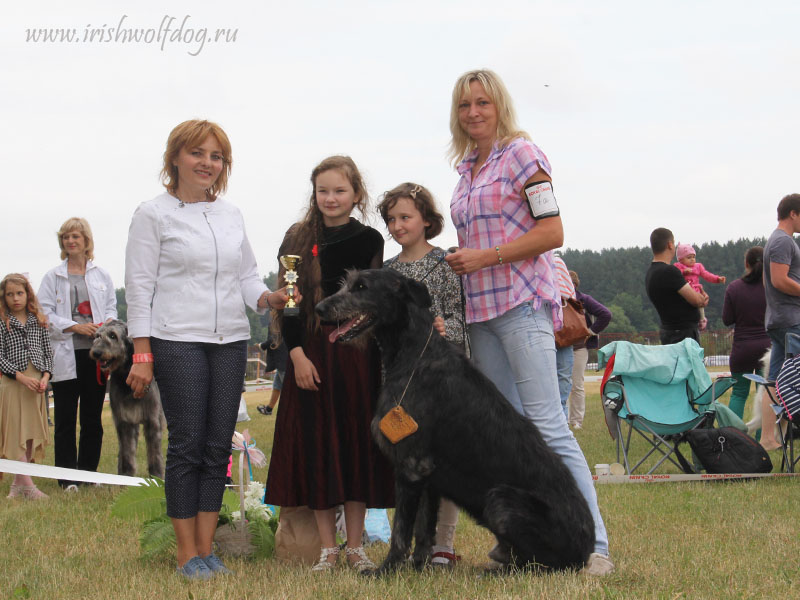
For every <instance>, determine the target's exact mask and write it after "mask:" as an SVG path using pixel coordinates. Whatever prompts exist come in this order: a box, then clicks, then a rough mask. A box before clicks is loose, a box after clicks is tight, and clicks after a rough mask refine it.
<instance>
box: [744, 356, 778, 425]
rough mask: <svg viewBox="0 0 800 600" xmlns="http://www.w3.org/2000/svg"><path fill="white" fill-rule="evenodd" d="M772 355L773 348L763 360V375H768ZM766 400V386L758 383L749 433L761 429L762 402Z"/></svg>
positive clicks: (761, 361) (749, 422)
mask: <svg viewBox="0 0 800 600" xmlns="http://www.w3.org/2000/svg"><path fill="white" fill-rule="evenodd" d="M771 357H772V350H767V351H766V353H765V354H764V356H762V357H761V360H760V361H758V362H759V363H760V364H761V375H762V376H763V377H766V376H767V374H768V373H769V361H770V359H771ZM763 401H764V386H762V385H756V395H755V397H754V398H753V417H752V418H751V419H750V420H749V421H748V422H747V433H749V434H750V435H755V434H756V431H758V430H759V429H761V403H762V402H763Z"/></svg>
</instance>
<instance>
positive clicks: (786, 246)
mask: <svg viewBox="0 0 800 600" xmlns="http://www.w3.org/2000/svg"><path fill="white" fill-rule="evenodd" d="M795 233H800V194H790V195H789V196H785V197H784V198H783V199H781V201H780V203H779V204H778V227H777V229H775V231H773V232H772V235H771V236H769V239H768V240H767V244H766V245H765V246H764V292H765V295H766V299H767V311H766V316H765V319H764V324H765V326H766V328H767V334H768V335H769V337H770V340H772V356H771V358H770V363H769V375H768V378H769V379H770V380H772V381H774V380H775V379H776V378H777V377H778V373H779V372H780V370H781V367H782V366H783V360H784V358H785V354H786V347H785V340H786V334H787V333H796V334H798V335H800V249H798V247H797V244H796V243H795V241H794V238H793V237H792V236H793V235H794V234H795ZM768 404H769V403H767V402H764V403H762V413H761V414H762V418H763V420H762V423H763V424H766V423H768V422H769V421H770V420H773V419H774V415H773V414H771V411H769V412H767V411H768V410H769V406H768ZM761 445H762V446H764V447H765V448H766V449H767V450H772V449H774V448H777V447H779V446H780V444H779V443H778V441H777V440H776V439H775V434H774V431H773V428H772V427H766V426H764V427H762V429H761Z"/></svg>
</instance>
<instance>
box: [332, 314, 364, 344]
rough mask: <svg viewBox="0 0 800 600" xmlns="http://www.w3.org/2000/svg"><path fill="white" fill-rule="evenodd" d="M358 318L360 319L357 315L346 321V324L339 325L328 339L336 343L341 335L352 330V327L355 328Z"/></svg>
mask: <svg viewBox="0 0 800 600" xmlns="http://www.w3.org/2000/svg"><path fill="white" fill-rule="evenodd" d="M357 319H358V317H356V318H353V319H350V320H349V321H348V322H347V323H345V324H344V325H339V327H337V328H336V329H335V330H334V331H333V332H332V333H331V334H330V335H329V336H328V341H330V343H331V344H333V343H334V342H335V341H336V340H337V338H339V337H341V336H343V335H344V334H345V333H347V332H348V331H350V329H352V328H353V323H355V322H356V320H357Z"/></svg>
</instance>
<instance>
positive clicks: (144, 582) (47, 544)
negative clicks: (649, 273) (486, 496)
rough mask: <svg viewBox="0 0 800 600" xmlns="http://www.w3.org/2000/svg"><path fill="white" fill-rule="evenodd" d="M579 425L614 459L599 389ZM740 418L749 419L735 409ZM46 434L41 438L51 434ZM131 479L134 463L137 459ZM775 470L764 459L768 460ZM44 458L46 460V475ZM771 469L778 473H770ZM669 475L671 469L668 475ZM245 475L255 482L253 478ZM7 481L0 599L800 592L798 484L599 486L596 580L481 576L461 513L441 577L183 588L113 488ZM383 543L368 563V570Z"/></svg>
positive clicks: (0, 524)
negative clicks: (600, 550) (23, 497)
mask: <svg viewBox="0 0 800 600" xmlns="http://www.w3.org/2000/svg"><path fill="white" fill-rule="evenodd" d="M587 393H588V396H587V416H586V423H585V427H584V429H583V430H581V431H578V432H577V433H576V437H577V438H578V441H579V442H580V444H581V447H582V448H583V450H584V452H585V454H586V458H587V461H588V463H589V465H590V466H593V465H594V464H596V463H610V462H613V461H614V460H615V452H614V444H613V442H612V440H611V438H610V437H609V435H608V432H607V430H606V427H605V423H604V421H603V419H602V410H601V408H600V402H599V394H598V384H597V383H587ZM266 397H267V392H253V393H249V394H247V395H246V399H247V403H248V406H249V413H250V417H251V419H252V420H251V421H249V422H247V423H240V424H239V425H240V430H241V429H244V428H248V429H249V430H250V432H251V435H253V437H254V438H255V439H256V441H257V442H258V446H259V447H260V448H261V449H262V450H263V451H264V452H265V453H266V454H269V450H270V446H271V442H272V433H273V427H274V422H275V417H274V416H272V417H266V416H263V415H261V414H260V413H258V411H256V405H257V404H260V403H265V401H266ZM748 410H749V409H748ZM104 419H105V420H104V422H105V426H106V433H105V443H104V446H103V458H102V460H101V464H100V470H101V471H105V472H110V473H113V472H115V470H116V453H117V446H116V443H117V442H116V434H115V432H114V428H113V425H112V423H111V414H110V411H109V410H108V407H106V410H105V414H104ZM51 432H52V430H51ZM139 455H140V456H139V465H140V474H141V475H144V474H145V473H144V472H143V471H142V467H143V465H145V461H144V448H143V443H142V447H140V452H139ZM772 457H773V461H774V462H777V461H776V457H777V455H776V454H773V455H772ZM52 461H53V456H52V447H48V449H47V460H46V462H48V463H49V464H52ZM776 467H777V465H776ZM672 471H673V472H677V469H674V468H673V469H672ZM255 476H256V478H260V479H262V480H263V479H264V478H265V477H266V469H259V470H257V472H256V475H255ZM11 479H12V477H11V476H9V475H6V476H5V477H4V479H3V480H2V482H0V506H2V509H1V510H0V545H2V547H4V548H5V551H4V552H3V558H2V563H1V565H2V566H0V598H47V599H56V598H90V599H100V598H125V599H127V598H130V599H134V598H135V599H138V598H170V599H187V598H188V599H205V598H208V599H211V598H219V599H226V600H229V599H250V598H321V599H323V600H327V599H330V600H333V599H340V598H376V599H381V600H389V599H406V598H421V599H433V598H452V599H465V598H665V599H666V598H668V599H674V598H793V597H797V596H796V595H798V594H800V583H798V581H799V580H800V570H799V569H798V562H799V561H800V534H799V533H798V531H800V530H799V529H798V525H797V523H798V518H797V517H798V514H800V509H799V508H798V507H799V506H800V481H798V480H796V479H775V480H772V479H770V480H760V481H748V482H696V483H694V482H692V483H652V484H637V485H632V484H629V485H612V484H608V485H598V486H597V493H598V496H599V499H600V506H601V509H602V511H603V515H604V518H605V521H606V526H607V528H608V531H609V537H610V540H611V553H612V557H613V559H614V561H615V563H616V565H617V572H616V573H615V574H614V575H611V576H609V577H606V578H602V579H591V578H586V577H583V576H580V575H578V574H574V573H566V574H551V575H540V576H533V575H530V574H517V575H512V576H506V577H491V576H490V577H482V576H481V575H482V571H481V565H482V564H483V563H484V562H485V561H486V552H487V551H488V550H489V549H490V548H491V546H492V544H493V542H492V540H493V538H492V536H491V535H489V533H488V532H487V531H486V530H484V529H482V528H480V527H478V526H477V525H475V523H474V522H472V521H471V519H469V518H467V517H465V516H463V515H462V518H461V520H460V522H459V526H458V532H457V537H456V550H457V552H458V553H459V554H460V555H461V556H462V557H463V559H462V561H461V562H460V563H459V564H458V565H457V567H456V568H455V569H454V570H453V571H452V572H448V573H442V572H439V571H429V572H424V573H416V572H414V571H412V570H404V571H401V572H399V573H397V574H395V575H393V576H391V577H388V578H385V579H379V580H372V579H364V578H360V577H358V576H356V575H355V574H353V572H352V571H350V570H348V569H346V568H344V567H343V568H340V569H338V570H336V571H334V572H333V573H327V574H311V573H310V572H308V570H307V568H302V567H294V566H286V565H283V564H280V563H278V562H277V561H275V560H269V561H248V560H236V559H230V560H228V561H227V563H228V565H229V566H230V567H231V568H233V569H234V570H235V571H236V575H235V576H232V577H227V578H217V579H214V580H212V581H210V582H203V583H201V582H198V583H188V582H185V581H183V580H182V579H180V578H179V577H177V576H176V575H175V574H174V572H173V571H174V568H175V564H174V559H173V557H171V556H169V557H164V559H162V560H149V561H144V560H142V559H140V558H139V549H138V534H139V524H138V523H137V522H135V521H127V520H121V519H116V518H113V517H111V515H110V514H109V507H110V504H111V502H112V501H113V499H114V496H115V494H117V493H118V492H119V489H118V488H116V487H114V486H107V487H103V488H96V487H89V488H85V489H81V490H80V492H79V493H77V494H66V493H64V492H61V491H60V490H59V489H58V487H57V485H56V483H55V481H50V480H39V481H38V482H37V483H38V484H39V487H40V488H41V489H42V490H43V491H44V492H46V493H47V494H50V498H49V499H48V500H44V501H40V502H23V501H17V500H14V501H12V500H6V499H5V496H6V495H7V494H8V489H9V485H10V483H11ZM385 552H386V546H385V545H383V544H377V545H374V546H372V547H370V548H369V549H368V554H369V555H370V556H371V557H372V558H373V559H374V560H375V561H378V560H380V559H381V558H382V557H383V555H384V554H385Z"/></svg>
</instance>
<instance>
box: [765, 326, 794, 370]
mask: <svg viewBox="0 0 800 600" xmlns="http://www.w3.org/2000/svg"><path fill="white" fill-rule="evenodd" d="M787 333H794V334H797V335H800V325H792V326H791V327H776V328H775V329H767V335H768V336H769V339H771V340H772V355H771V356H770V359H769V375H768V376H767V379H769V380H770V381H775V380H776V379H777V378H778V373H780V372H781V367H782V366H783V361H784V360H786V334H787ZM791 350H792V351H793V352H796V351H797V349H796V348H792V349H791Z"/></svg>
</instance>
